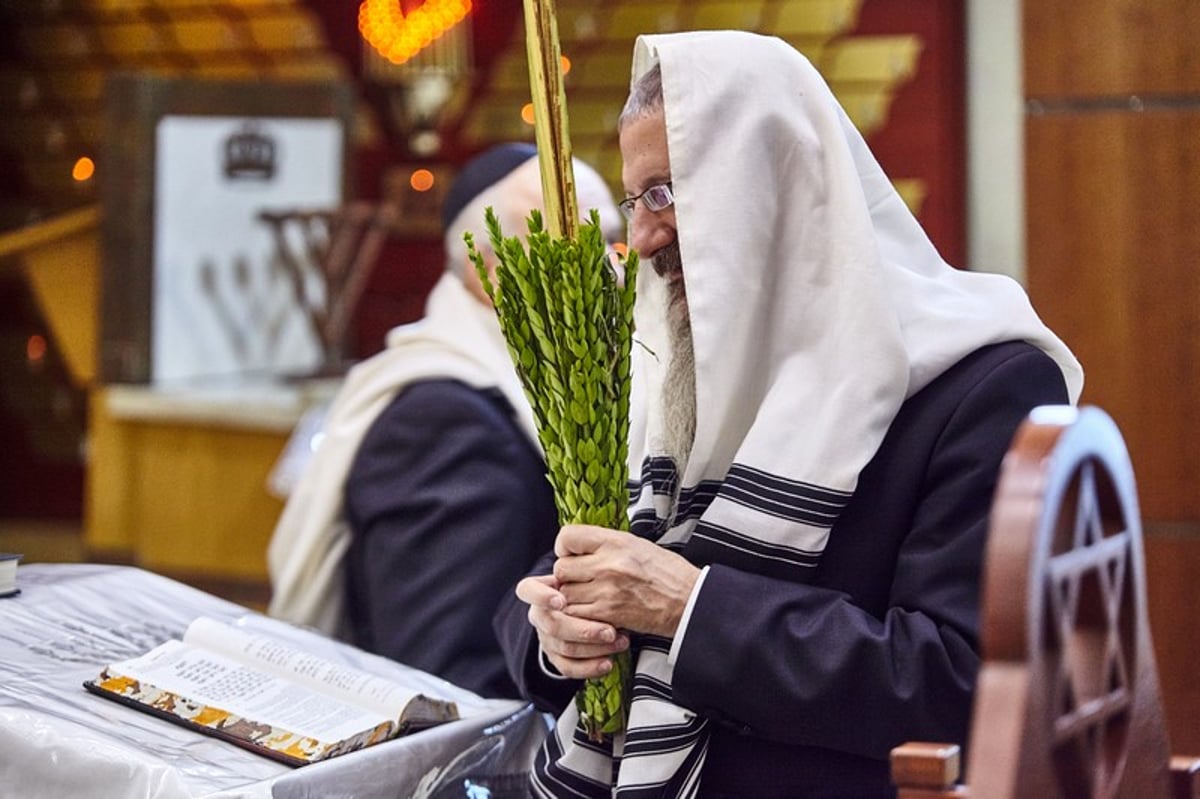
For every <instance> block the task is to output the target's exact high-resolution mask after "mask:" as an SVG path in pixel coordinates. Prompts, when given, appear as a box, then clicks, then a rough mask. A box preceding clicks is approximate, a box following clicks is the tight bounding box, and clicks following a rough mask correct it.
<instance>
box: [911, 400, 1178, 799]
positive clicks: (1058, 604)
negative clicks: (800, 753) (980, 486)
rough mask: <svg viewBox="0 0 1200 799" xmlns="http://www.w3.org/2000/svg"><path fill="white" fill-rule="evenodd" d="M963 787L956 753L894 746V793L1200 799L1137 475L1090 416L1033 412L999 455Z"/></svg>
mask: <svg viewBox="0 0 1200 799" xmlns="http://www.w3.org/2000/svg"><path fill="white" fill-rule="evenodd" d="M981 630H982V642H981V643H982V650H983V662H982V664H981V667H980V672H979V679H978V684H977V688H976V697H975V706H974V709H973V712H972V723H971V740H970V751H969V760H968V770H967V781H966V784H965V785H964V784H960V783H958V781H957V780H958V757H959V748H958V746H957V745H943V744H905V745H903V746H900V747H897V748H896V749H895V750H893V752H892V776H893V782H895V784H896V786H897V788H898V789H899V799H934V797H943V798H944V797H966V796H970V797H971V798H972V799H981V798H982V797H1006V798H1009V799H1016V798H1017V797H1022V798H1024V797H1039V798H1040V797H1095V798H1097V799H1098V798H1099V797H1129V799H1133V798H1134V797H1137V798H1138V799H1142V798H1143V797H1197V796H1200V759H1195V758H1171V757H1170V756H1169V752H1170V748H1169V744H1168V741H1167V734H1166V726H1165V720H1164V717H1163V708H1162V700H1161V696H1160V692H1159V686H1158V673H1157V667H1156V665H1155V661H1154V650H1153V645H1152V641H1151V637H1150V628H1149V623H1148V613H1147V608H1146V576H1145V566H1144V561H1143V551H1142V531H1141V516H1140V513H1139V511H1138V503H1137V492H1136V487H1135V483H1134V479H1133V467H1132V465H1131V463H1130V460H1129V455H1128V453H1127V451H1126V449H1125V444H1124V441H1123V439H1122V438H1121V434H1120V431H1119V430H1118V429H1117V426H1116V425H1115V423H1114V422H1113V421H1112V419H1111V418H1109V416H1108V415H1107V414H1105V413H1104V412H1103V411H1101V410H1100V409H1098V408H1094V407H1085V408H1082V409H1078V410H1076V409H1073V408H1068V407H1044V408H1038V409H1036V410H1035V411H1033V412H1032V413H1031V414H1030V416H1029V418H1028V419H1026V420H1025V422H1024V423H1023V424H1022V426H1021V427H1020V429H1019V430H1018V431H1017V434H1016V436H1015V437H1014V439H1013V443H1012V446H1011V447H1010V449H1009V452H1008V455H1007V456H1006V458H1005V460H1004V464H1003V467H1002V469H1001V474H1000V480H999V483H998V485H997V489H996V495H995V500H994V504H993V507H992V512H991V517H990V522H989V530H988V543H987V552H986V557H985V566H984V576H983V601H982V618H981Z"/></svg>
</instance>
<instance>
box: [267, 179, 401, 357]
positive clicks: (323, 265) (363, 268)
mask: <svg viewBox="0 0 1200 799" xmlns="http://www.w3.org/2000/svg"><path fill="white" fill-rule="evenodd" d="M258 216H259V219H261V220H262V221H263V222H265V223H267V225H268V226H269V227H270V228H271V233H272V236H273V237H274V240H275V249H276V260H277V263H278V264H279V265H280V266H281V267H282V268H283V270H284V271H285V272H286V274H287V277H288V280H289V281H290V283H291V287H292V293H293V296H294V298H295V302H296V307H297V308H298V309H299V310H300V311H301V312H302V313H303V314H304V316H305V318H306V319H307V321H308V324H309V325H310V327H311V329H312V333H313V335H314V337H315V338H316V340H317V342H319V344H320V346H321V352H322V355H323V365H322V367H321V368H320V370H319V371H320V372H340V371H341V370H342V368H343V365H344V362H345V358H346V352H345V349H346V340H347V333H348V331H349V328H350V323H351V321H352V320H353V318H354V312H355V310H356V309H357V307H358V303H359V300H361V299H362V295H363V291H364V289H365V288H366V286H367V281H368V279H369V278H370V276H371V270H372V269H373V268H374V266H375V262H376V261H377V260H378V258H379V254H380V252H381V251H382V249H383V245H384V243H385V242H386V241H387V239H388V237H389V236H390V235H392V233H393V232H395V231H397V230H398V229H399V228H398V223H399V220H398V211H397V209H396V208H395V207H394V206H393V205H391V204H390V203H380V204H375V203H368V202H355V203H350V204H348V205H345V206H343V207H342V208H339V209H336V210H312V209H286V210H274V211H262V212H260V213H259V215H258ZM314 276H315V277H316V279H317V281H318V285H317V286H315V287H314V286H313V283H312V279H313V277H314Z"/></svg>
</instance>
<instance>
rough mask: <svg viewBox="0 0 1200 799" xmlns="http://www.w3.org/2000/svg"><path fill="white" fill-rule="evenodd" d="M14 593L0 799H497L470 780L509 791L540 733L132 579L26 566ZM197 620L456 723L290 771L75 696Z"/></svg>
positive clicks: (1, 703) (5, 609)
mask: <svg viewBox="0 0 1200 799" xmlns="http://www.w3.org/2000/svg"><path fill="white" fill-rule="evenodd" d="M17 581H18V586H19V588H20V589H21V593H20V594H18V595H16V596H14V597H10V598H6V599H0V796H14V797H15V796H20V797H28V798H29V799H38V797H47V799H49V798H50V797H53V798H54V799H70V797H88V799H102V798H103V797H121V798H122V799H124V798H125V797H129V799H134V798H135V797H136V798H137V799H141V798H142V797H145V798H146V799H194V798H195V797H212V798H213V799H217V797H220V799H230V798H231V797H272V798H273V799H300V798H301V797H313V799H315V798H316V797H354V799H373V798H374V797H388V799H395V797H406V796H408V797H438V799H440V798H441V797H450V796H487V795H491V796H493V797H494V796H497V795H498V794H497V793H496V792H494V791H493V792H489V791H488V790H486V788H479V787H478V786H475V787H473V786H472V784H471V779H475V780H476V781H477V782H478V780H479V779H480V777H481V776H482V777H485V778H486V777H488V776H492V777H495V778H497V780H501V779H503V778H507V779H509V780H510V781H511V780H512V778H513V777H514V775H519V774H520V773H522V772H524V771H527V769H528V764H529V761H530V759H531V757H532V753H533V751H534V749H535V748H536V746H537V743H538V740H539V739H540V737H541V736H542V735H543V734H544V733H545V729H546V719H545V718H544V717H542V716H541V715H540V714H538V713H536V712H534V710H533V708H532V707H531V706H529V705H527V704H523V703H521V702H517V701H514V700H494V699H483V698H481V697H479V696H478V695H476V694H474V693H472V692H470V691H467V690H465V689H463V688H460V687H458V686H455V685H453V684H451V683H449V682H446V681H445V680H442V679H440V678H438V677H435V676H433V675H430V674H428V673H426V672H423V671H419V670H417V669H413V668H410V667H407V666H404V665H401V664H399V663H395V662H393V661H390V660H387V659H385V658H382V657H378V656H376V655H372V654H369V653H367V652H364V651H362V650H359V649H356V648H354V647H352V646H349V645H347V644H345V643H342V642H339V641H335V640H332V639H330V638H328V637H325V636H323V635H320V634H318V633H315V632H313V631H310V630H306V629H302V628H299V627H295V626H292V625H289V624H285V623H283V622H280V621H278V620H275V619H271V618H268V617H266V616H264V615H262V614H259V613H256V612H253V611H251V610H249V609H247V608H244V607H242V606H240V605H236V604H233V603H231V602H228V601H226V600H223V599H220V598H218V597H215V596H213V595H211V594H207V593H204V592H202V591H198V590H196V589H194V588H191V587H189V586H187V585H184V584H182V583H179V582H176V581H174V580H170V579H167V578H166V577H163V576H161V575H157V574H153V573H151V572H148V571H144V570H142V569H138V568H134V567H130V566H109V565H98V564H59V563H49V564H42V563H31V564H23V565H22V566H21V567H20V569H19V572H18V576H17ZM197 616H209V617H211V618H215V619H218V620H221V621H225V622H227V623H231V624H235V625H238V626H242V627H245V628H247V629H251V630H255V631H258V632H263V633H269V634H271V635H274V636H276V637H278V638H281V639H283V640H286V641H289V642H290V643H291V644H292V645H294V646H297V647H301V648H304V649H306V650H308V651H311V652H315V653H317V654H320V655H322V656H323V657H325V658H327V659H330V660H333V661H335V662H338V663H345V664H348V665H353V666H355V667H357V668H361V669H364V670H366V671H370V672H372V673H375V674H378V675H380V676H383V677H387V678H389V679H392V680H395V681H397V682H400V683H402V684H405V685H409V686H412V687H413V688H416V689H420V690H424V691H428V692H430V693H432V694H435V695H438V696H441V697H444V698H447V699H452V700H454V701H456V702H457V703H458V706H459V710H460V713H461V714H462V716H463V718H462V719H460V720H458V721H455V722H452V723H449V724H444V725H441V726H439V727H435V728H433V729H429V730H425V731H422V732H419V733H416V734H413V735H409V736H406V737H403V738H397V739H395V740H392V741H388V742H386V743H383V744H379V745H376V746H373V747H369V748H367V749H364V750H362V751H359V752H352V753H349V754H346V755H342V756H340V757H336V758H333V759H331V760H328V761H325V762H321V763H314V764H311V765H308V766H303V767H301V768H293V767H290V766H286V765H283V764H280V763H276V762H275V761H273V760H269V759H267V758H265V757H262V756H259V755H256V754H254V753H252V752H248V751H245V750H243V749H240V748H238V747H236V746H233V745H232V744H229V743H226V742H224V741H220V740H218V739H215V738H212V737H209V736H206V735H201V734H199V733H196V732H194V731H191V730H188V729H185V728H183V727H180V726H178V725H175V724H171V723H169V722H166V721H164V720H162V719H159V718H156V717H154V716H151V715H149V714H147V713H142V712H139V711H137V710H133V709H131V708H127V707H124V706H123V705H120V704H117V703H116V702H112V701H108V700H106V699H103V698H100V697H98V696H94V695H93V694H90V693H88V692H87V691H85V690H84V688H83V681H84V680H87V679H90V678H93V677H95V676H96V675H98V674H99V673H100V670H101V669H102V668H103V667H104V666H106V665H108V664H110V663H112V662H114V661H117V660H121V659H124V658H128V657H132V656H134V655H138V654H142V653H144V652H146V651H147V650H149V649H150V648H152V647H154V646H155V645H157V644H159V643H161V642H162V641H164V640H167V639H169V638H179V637H181V636H182V634H183V631H184V629H185V628H186V627H187V625H188V624H189V623H190V622H191V621H192V620H193V619H195V618H196V617H197ZM464 786H465V787H464Z"/></svg>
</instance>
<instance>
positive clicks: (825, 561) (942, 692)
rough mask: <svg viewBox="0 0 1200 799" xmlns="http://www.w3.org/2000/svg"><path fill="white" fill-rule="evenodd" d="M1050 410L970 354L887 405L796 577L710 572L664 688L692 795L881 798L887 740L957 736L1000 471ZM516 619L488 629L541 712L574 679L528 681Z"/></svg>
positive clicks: (513, 615)
mask: <svg viewBox="0 0 1200 799" xmlns="http://www.w3.org/2000/svg"><path fill="white" fill-rule="evenodd" d="M1065 402H1067V393H1066V388H1065V384H1064V381H1063V378H1062V373H1061V371H1060V370H1059V369H1058V367H1057V366H1056V364H1055V363H1054V362H1053V361H1052V360H1051V359H1050V358H1049V357H1048V356H1046V355H1045V354H1043V353H1042V352H1041V351H1040V350H1037V349H1035V348H1034V347H1032V346H1030V345H1028V344H1024V343H1016V342H1012V343H1005V344H999V345H994V346H990V347H986V348H984V349H981V350H979V351H977V352H975V353H973V354H972V355H970V356H969V357H967V358H965V359H964V360H963V361H961V362H960V363H958V364H957V365H956V366H954V367H953V368H951V369H950V370H948V371H947V372H946V373H945V374H943V375H942V376H940V377H939V378H937V379H936V380H934V381H933V382H932V383H930V384H929V385H927V386H926V387H925V388H924V389H922V390H921V391H920V392H918V393H917V394H915V395H914V396H912V397H910V398H909V399H908V400H907V401H906V402H905V403H904V405H903V406H902V407H901V409H900V412H899V414H898V415H897V417H896V419H895V421H894V422H893V423H892V425H891V427H890V428H889V430H888V433H887V435H886V436H885V438H884V440H883V442H882V444H881V445H880V448H879V450H878V452H877V453H876V454H875V456H874V458H873V459H872V460H871V462H870V463H869V464H868V465H867V466H866V468H865V469H864V470H863V472H862V474H861V475H860V477H859V483H858V486H857V488H856V490H855V492H854V496H853V498H852V499H851V501H850V504H849V505H848V507H847V508H846V509H845V511H844V512H843V514H842V516H841V518H840V519H839V520H838V521H837V523H836V524H835V525H834V527H833V529H832V531H831V533H830V538H829V543H828V546H827V548H826V550H825V553H824V555H823V557H822V559H821V562H820V564H819V566H818V567H817V571H816V575H815V578H814V579H813V580H812V581H811V582H810V583H808V584H804V583H800V582H792V581H788V580H783V579H778V578H770V577H765V576H761V575H758V574H753V573H750V572H748V571H746V570H743V569H742V568H739V566H740V565H741V564H739V563H737V562H736V561H733V560H726V561H725V562H719V563H712V564H711V569H710V571H709V574H708V576H707V577H706V579H705V582H704V585H703V588H702V589H701V591H700V593H699V595H698V598H697V601H696V604H695V606H694V609H693V613H692V616H691V619H690V621H689V623H688V627H687V630H686V633H685V636H684V639H683V642H682V645H681V648H680V651H679V655H678V658H677V660H676V663H675V668H674V676H673V689H674V700H675V702H676V703H678V704H680V705H682V706H684V707H688V708H691V709H694V710H696V711H698V712H699V713H701V714H702V715H704V716H706V717H707V718H708V719H709V720H710V721H711V724H710V725H709V728H710V729H711V730H712V734H711V739H710V743H709V749H708V754H707V758H706V761H705V765H704V771H703V775H702V777H701V782H700V794H701V796H709V797H720V796H730V797H733V796H737V797H751V796H752V797H763V798H765V797H867V796H871V797H874V796H892V795H893V791H892V789H891V787H890V784H889V777H888V764H887V757H888V752H889V750H890V749H891V748H892V747H893V746H895V745H897V744H899V743H902V742H904V741H906V740H933V741H954V742H965V740H966V735H967V730H968V722H969V718H970V711H971V700H972V695H973V689H974V683H975V676H976V672H977V670H978V665H979V655H978V637H979V579H980V570H981V561H982V558H983V551H984V542H985V538H986V533H987V521H988V512H989V509H990V505H991V500H992V494H993V492H994V489H995V484H996V480H997V477H998V472H999V467H1000V461H1001V459H1002V458H1003V457H1004V454H1005V452H1006V451H1007V449H1008V446H1009V444H1010V442H1011V440H1012V436H1013V434H1014V433H1015V431H1016V428H1017V426H1018V425H1019V424H1020V422H1021V421H1022V420H1023V419H1024V418H1025V416H1026V415H1027V414H1028V412H1029V411H1030V410H1031V409H1032V408H1034V407H1035V406H1037V405H1043V404H1061V403H1065ZM683 554H684V556H685V557H688V558H689V559H690V560H693V562H696V563H698V564H702V563H704V559H703V557H701V556H697V554H696V551H695V550H694V549H693V548H691V547H690V546H685V548H684V550H683ZM552 563H553V557H552V556H547V557H545V558H543V560H542V561H541V562H540V563H539V565H538V567H537V569H535V572H536V573H547V572H549V571H550V566H551V564H552ZM526 610H527V609H526V608H525V606H524V605H523V604H522V603H520V602H519V601H517V600H515V599H514V598H512V597H509V598H508V599H507V600H506V602H505V604H504V605H503V606H501V608H500V609H499V611H498V613H497V615H496V619H495V624H496V630H497V634H498V635H499V637H500V639H501V641H502V643H503V645H504V648H505V654H506V657H507V658H508V663H509V668H510V670H511V672H512V674H513V676H514V679H515V680H516V681H517V684H518V686H519V687H520V689H521V691H522V694H523V695H524V696H526V697H528V698H531V699H533V700H534V701H535V702H536V703H537V704H539V705H540V706H541V707H543V708H544V709H547V710H550V711H552V712H558V711H559V710H560V709H561V708H562V707H564V705H565V703H566V702H567V701H568V700H569V698H570V696H571V695H572V693H573V691H574V689H575V688H576V687H577V683H575V682H572V681H554V680H551V679H549V678H547V677H545V675H544V674H543V673H542V672H541V670H540V668H539V666H538V665H537V661H536V652H537V639H536V637H535V636H534V635H533V631H532V628H530V626H529V624H528V621H527V619H526Z"/></svg>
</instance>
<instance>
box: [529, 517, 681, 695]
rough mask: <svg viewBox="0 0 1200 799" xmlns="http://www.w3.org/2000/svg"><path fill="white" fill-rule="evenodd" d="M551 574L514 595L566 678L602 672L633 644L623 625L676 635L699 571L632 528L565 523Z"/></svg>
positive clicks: (542, 643) (531, 578) (666, 634)
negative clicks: (639, 535)
mask: <svg viewBox="0 0 1200 799" xmlns="http://www.w3.org/2000/svg"><path fill="white" fill-rule="evenodd" d="M554 551H555V554H556V555H557V556H558V560H557V561H556V562H555V564H554V573H553V574H552V575H544V576H538V577H526V578H525V579H524V580H522V581H521V582H520V583H518V584H517V597H518V598H519V599H521V601H523V602H525V603H527V604H528V605H529V623H530V624H532V625H533V627H534V629H535V630H537V635H538V641H539V643H540V644H541V647H542V651H543V652H545V654H546V657H547V658H548V659H549V660H550V662H551V663H552V664H553V665H554V667H555V668H557V669H558V670H559V672H561V673H562V674H563V675H564V676H567V677H575V678H579V679H588V678H592V677H600V676H603V675H604V674H606V673H607V672H608V671H609V670H610V669H611V668H612V663H611V660H610V657H611V656H612V655H614V654H616V653H617V652H620V651H622V650H624V649H627V648H628V647H629V637H628V635H627V634H626V631H630V632H638V633H649V634H653V635H660V636H663V637H667V638H671V637H673V636H674V635H675V632H676V630H677V629H678V627H679V622H680V619H681V618H682V617H683V611H684V608H685V607H686V606H687V601H688V597H689V596H690V595H691V593H692V588H693V586H695V584H696V580H697V579H698V578H699V576H700V570H699V569H698V568H696V567H695V566H693V565H692V564H691V563H689V562H688V561H687V560H686V559H685V558H683V557H682V556H680V555H677V554H675V553H674V552H671V551H670V550H667V549H663V548H662V547H660V546H658V545H657V544H655V543H653V542H651V541H647V540H645V539H643V538H640V537H638V536H635V535H630V534H629V533H625V532H620V531H617V530H608V529H605V528H603V527H592V526H587V525H567V526H566V527H563V528H562V530H560V531H559V534H558V538H557V539H556V540H555V544H554Z"/></svg>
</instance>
